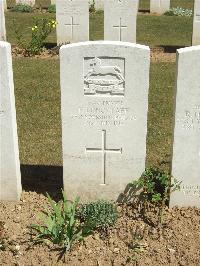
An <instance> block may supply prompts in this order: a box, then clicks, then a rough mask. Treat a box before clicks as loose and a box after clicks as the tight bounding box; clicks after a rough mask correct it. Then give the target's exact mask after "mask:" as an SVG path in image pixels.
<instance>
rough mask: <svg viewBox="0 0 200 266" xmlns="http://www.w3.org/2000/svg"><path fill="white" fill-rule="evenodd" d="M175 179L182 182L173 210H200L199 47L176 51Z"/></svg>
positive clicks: (173, 164) (176, 194) (173, 160)
mask: <svg viewBox="0 0 200 266" xmlns="http://www.w3.org/2000/svg"><path fill="white" fill-rule="evenodd" d="M177 53H178V59H177V89H176V90H177V92H176V110H175V128H174V141H173V158H172V175H173V176H174V177H175V178H177V179H178V180H179V181H182V184H181V190H180V191H177V192H174V193H172V196H171V203H170V205H171V207H172V206H175V205H178V206H185V207H187V206H198V207H200V46H194V47H189V48H184V49H179V50H177Z"/></svg>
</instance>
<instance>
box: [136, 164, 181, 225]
mask: <svg viewBox="0 0 200 266" xmlns="http://www.w3.org/2000/svg"><path fill="white" fill-rule="evenodd" d="M180 184H181V182H179V181H178V180H176V179H175V178H173V177H172V176H171V175H170V174H168V173H166V172H162V171H159V170H158V169H153V168H148V169H146V170H145V171H144V173H143V174H142V176H141V177H140V178H139V179H138V180H136V181H133V183H132V186H133V187H134V189H137V190H139V191H140V197H141V200H142V202H143V212H144V214H145V213H146V211H147V208H148V203H149V202H150V203H156V204H158V206H159V213H158V224H159V225H162V223H163V216H164V209H165V206H166V204H167V202H168V201H169V197H170V194H171V193H172V192H174V191H176V190H179V189H180Z"/></svg>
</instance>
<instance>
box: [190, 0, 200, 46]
mask: <svg viewBox="0 0 200 266" xmlns="http://www.w3.org/2000/svg"><path fill="white" fill-rule="evenodd" d="M198 44H200V0H195V2H194V16H193V34H192V45H198Z"/></svg>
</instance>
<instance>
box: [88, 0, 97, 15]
mask: <svg viewBox="0 0 200 266" xmlns="http://www.w3.org/2000/svg"><path fill="white" fill-rule="evenodd" d="M89 11H90V13H94V12H95V11H96V10H95V0H93V1H92V3H91V4H90V7H89Z"/></svg>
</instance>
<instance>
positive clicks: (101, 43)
mask: <svg viewBox="0 0 200 266" xmlns="http://www.w3.org/2000/svg"><path fill="white" fill-rule="evenodd" d="M97 45H117V46H127V47H133V48H138V49H143V50H147V51H150V48H149V46H146V45H142V44H136V43H131V42H121V41H88V42H78V43H72V44H66V45H62V46H61V47H60V50H63V49H65V48H71V47H80V46H97Z"/></svg>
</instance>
